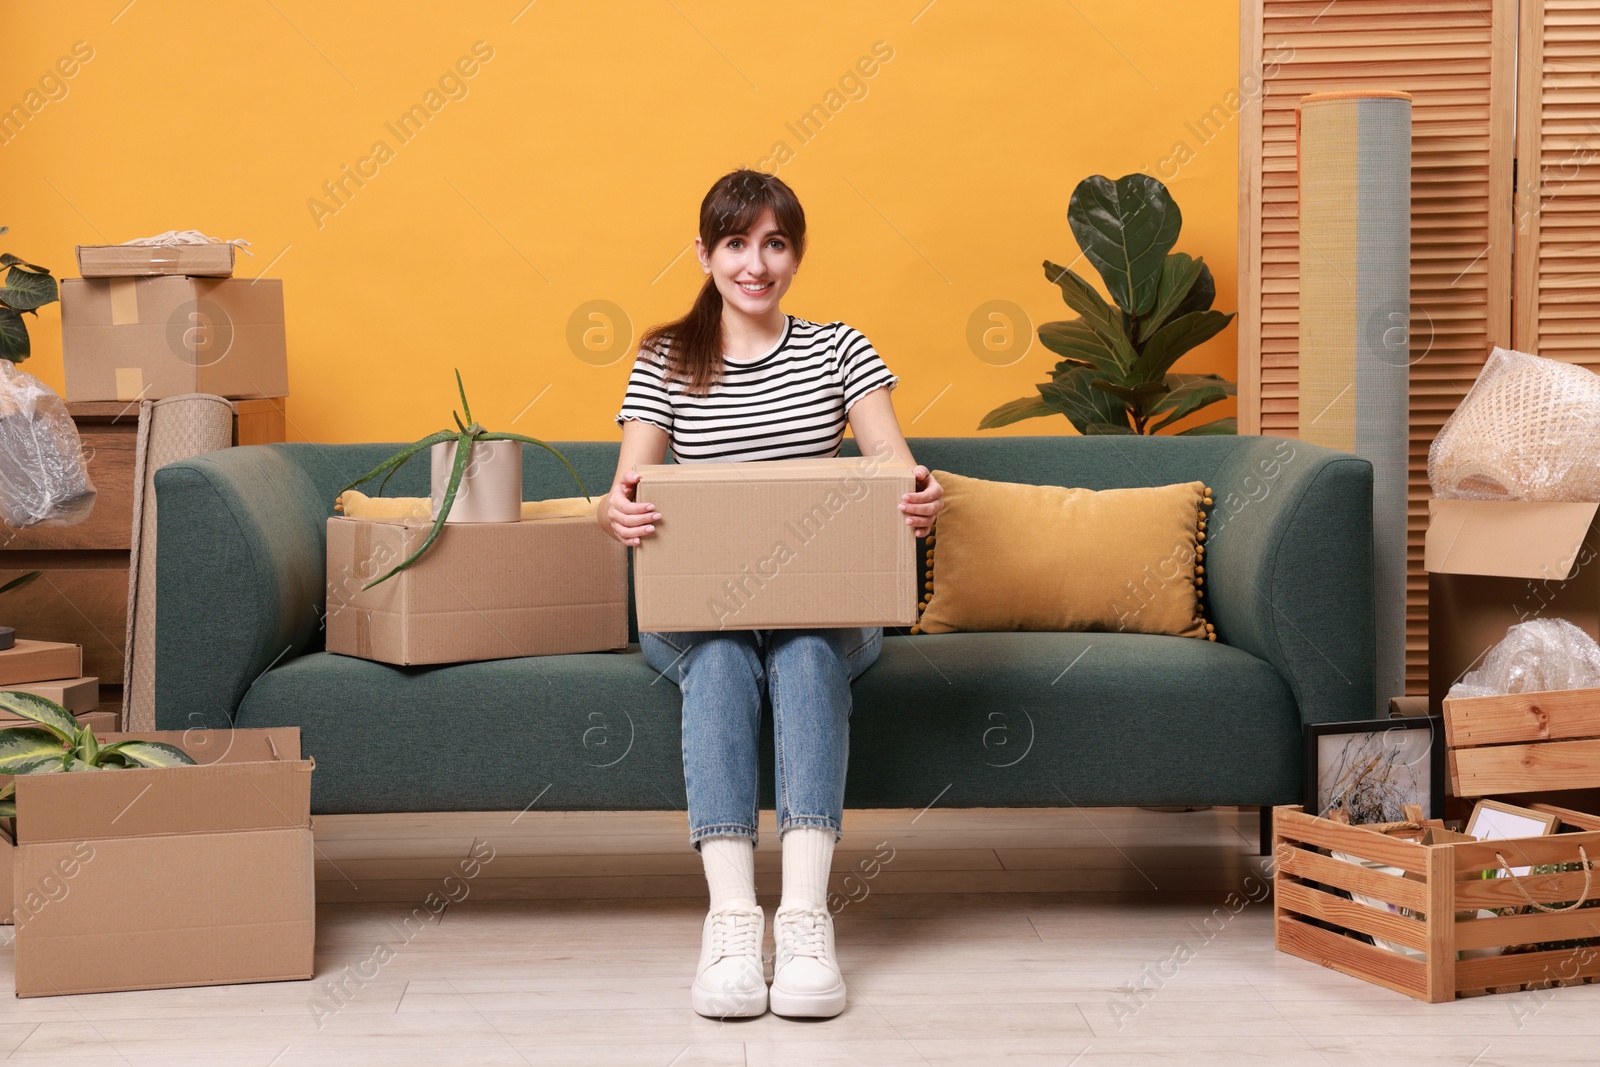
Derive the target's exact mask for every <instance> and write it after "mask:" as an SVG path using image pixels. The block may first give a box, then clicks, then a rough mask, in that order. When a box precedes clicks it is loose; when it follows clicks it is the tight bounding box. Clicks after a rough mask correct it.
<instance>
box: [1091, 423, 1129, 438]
mask: <svg viewBox="0 0 1600 1067" xmlns="http://www.w3.org/2000/svg"><path fill="white" fill-rule="evenodd" d="M1137 433H1138V431H1137V430H1135V429H1134V428H1133V427H1132V426H1129V425H1127V424H1126V423H1114V422H1091V423H1090V424H1089V425H1088V426H1085V427H1084V429H1083V435H1084V436H1085V437H1110V436H1112V435H1114V434H1137Z"/></svg>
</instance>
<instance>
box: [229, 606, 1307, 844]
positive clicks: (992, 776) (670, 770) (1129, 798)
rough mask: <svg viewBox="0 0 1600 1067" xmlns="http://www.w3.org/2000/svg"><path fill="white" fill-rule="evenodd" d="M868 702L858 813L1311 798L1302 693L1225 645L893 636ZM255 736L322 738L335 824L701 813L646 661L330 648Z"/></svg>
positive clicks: (260, 696) (244, 716) (256, 719)
mask: <svg viewBox="0 0 1600 1067" xmlns="http://www.w3.org/2000/svg"><path fill="white" fill-rule="evenodd" d="M854 695H855V710H854V711H853V712H852V715H851V735H850V766H851V771H850V775H849V780H848V785H847V789H846V795H845V803H846V805H847V806H850V807H910V808H919V809H920V808H923V807H925V806H927V805H929V804H932V803H936V802H937V803H939V804H941V805H947V806H952V807H972V806H991V805H992V806H1040V805H1043V806H1071V805H1084V806H1094V805H1121V804H1201V803H1225V804H1256V803H1262V804H1271V803H1292V802H1294V801H1295V800H1297V799H1298V796H1299V788H1300V773H1299V766H1300V717H1299V714H1298V712H1297V711H1296V709H1295V705H1294V701H1293V698H1292V696H1291V694H1290V692H1289V688H1288V686H1287V685H1286V684H1285V683H1284V682H1283V680H1282V679H1281V678H1280V677H1279V676H1278V675H1277V673H1276V672H1275V671H1274V670H1273V669H1272V668H1271V667H1270V666H1268V665H1267V664H1266V663H1265V662H1263V661H1261V660H1259V659H1256V658H1255V657H1253V656H1251V655H1249V654H1248V653H1246V652H1243V651H1241V650H1239V649H1236V648H1230V647H1227V646H1225V645H1222V644H1220V643H1213V642H1208V641H1194V640H1190V639H1187V638H1178V637H1163V636H1152V635H1145V634H1096V633H1008V634H987V633H975V634H942V635H922V636H918V637H894V636H891V637H887V638H886V639H885V640H884V644H883V652H882V654H881V655H880V657H879V659H878V661H877V662H876V663H875V664H874V665H873V666H872V667H870V668H869V669H868V670H867V671H866V672H865V673H864V674H863V675H861V677H860V678H858V679H857V681H856V683H855V686H854ZM236 724H237V725H238V726H240V727H243V728H254V727H265V726H299V727H300V729H301V739H302V748H303V750H304V751H305V752H306V753H307V754H308V755H310V756H312V757H314V758H315V759H316V761H317V770H316V773H315V774H314V775H313V778H312V790H313V791H312V810H313V811H314V812H316V813H318V814H333V813H351V812H387V811H468V810H482V811H509V812H517V811H521V810H523V809H525V808H528V807H530V806H537V807H538V808H540V809H542V810H544V809H549V810H591V809H597V810H669V809H672V808H677V809H680V810H682V809H683V808H685V806H686V800H685V795H684V785H683V763H682V718H681V702H680V698H679V695H678V692H677V688H676V686H674V685H673V684H672V682H671V681H670V680H668V679H665V678H657V677H656V675H655V672H653V671H652V670H651V669H650V667H649V666H648V665H647V664H646V663H645V661H644V657H643V656H642V655H641V654H640V653H639V652H638V650H637V646H633V647H631V648H630V649H629V651H628V652H626V653H592V654H586V655H574V656H543V657H529V658H523V659H505V660H492V661H488V662H484V663H466V664H459V665H454V666H447V667H395V666H390V665H388V664H382V663H372V662H369V661H366V660H360V659H353V658H349V657H345V656H337V655H332V654H329V653H326V652H322V653H312V654H309V655H304V656H299V657H297V658H294V659H291V660H288V661H286V662H284V663H282V664H281V665H279V666H277V667H274V668H273V669H271V670H269V671H267V672H266V673H265V674H264V675H262V676H261V677H260V678H259V679H258V680H257V681H256V683H255V684H254V685H253V686H252V687H251V688H250V690H249V692H248V693H247V694H246V696H245V698H244V700H243V702H242V703H241V705H240V707H239V712H238V717H237V720H236ZM762 729H763V735H764V741H763V744H762V749H761V751H762V770H761V783H762V785H761V789H762V806H763V807H765V808H772V807H773V806H774V805H773V788H772V735H771V719H770V715H769V716H766V717H764V720H763V727H762ZM685 833H686V835H687V826H686V827H685ZM685 839H686V840H687V836H686V838H685Z"/></svg>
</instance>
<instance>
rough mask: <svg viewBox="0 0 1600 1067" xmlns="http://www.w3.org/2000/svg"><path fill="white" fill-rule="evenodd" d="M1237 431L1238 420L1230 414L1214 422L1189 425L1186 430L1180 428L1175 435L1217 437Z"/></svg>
mask: <svg viewBox="0 0 1600 1067" xmlns="http://www.w3.org/2000/svg"><path fill="white" fill-rule="evenodd" d="M1238 432H1239V420H1238V419H1237V418H1235V417H1234V416H1232V415H1229V416H1228V417H1227V418H1225V419H1218V420H1217V421H1216V422H1202V423H1201V424H1200V425H1199V426H1191V427H1189V428H1188V429H1187V430H1180V431H1178V433H1176V434H1174V436H1175V437H1218V436H1222V435H1225V434H1230V433H1238Z"/></svg>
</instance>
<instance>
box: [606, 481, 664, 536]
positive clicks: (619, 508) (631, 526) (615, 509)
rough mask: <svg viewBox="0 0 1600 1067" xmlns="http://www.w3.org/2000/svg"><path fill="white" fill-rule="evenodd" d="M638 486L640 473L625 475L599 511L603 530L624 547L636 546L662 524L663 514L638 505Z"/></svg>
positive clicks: (652, 508)
mask: <svg viewBox="0 0 1600 1067" xmlns="http://www.w3.org/2000/svg"><path fill="white" fill-rule="evenodd" d="M638 485H639V472H638V471H623V473H622V477H621V478H619V479H617V483H616V484H615V485H613V486H612V487H611V495H610V496H608V497H606V499H605V503H604V504H602V505H601V507H600V513H601V515H602V516H604V519H605V521H604V522H603V523H601V526H602V527H603V528H604V530H605V531H606V533H608V534H610V535H611V536H612V537H614V538H616V539H617V540H618V541H621V542H622V543H623V544H625V545H636V544H638V543H639V542H640V541H641V540H642V539H643V538H645V537H647V536H649V535H650V534H653V533H655V530H656V528H655V525H654V524H655V523H657V522H659V521H661V513H660V512H658V511H656V509H655V505H653V504H641V503H637V502H635V500H634V495H635V492H636V490H637V488H638Z"/></svg>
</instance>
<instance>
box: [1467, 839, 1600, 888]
mask: <svg viewBox="0 0 1600 1067" xmlns="http://www.w3.org/2000/svg"><path fill="white" fill-rule="evenodd" d="M1451 847H1452V849H1453V851H1454V852H1455V857H1456V877H1457V878H1458V879H1466V878H1472V877H1474V876H1475V875H1474V872H1476V871H1498V870H1500V861H1499V860H1498V859H1496V858H1495V854H1496V853H1499V854H1500V855H1502V856H1504V857H1505V859H1506V865H1507V866H1509V867H1513V868H1516V867H1530V866H1539V865H1541V864H1546V863H1577V862H1578V861H1579V858H1580V857H1579V852H1578V850H1579V849H1583V850H1584V851H1585V852H1586V853H1587V854H1588V856H1589V860H1590V862H1592V863H1594V864H1595V866H1596V871H1595V886H1596V892H1597V893H1600V833H1594V832H1592V831H1586V832H1584V833H1575V834H1552V835H1550V836H1549V837H1518V838H1513V839H1511V840H1508V841H1462V842H1460V843H1459V844H1456V845H1453V846H1451Z"/></svg>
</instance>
